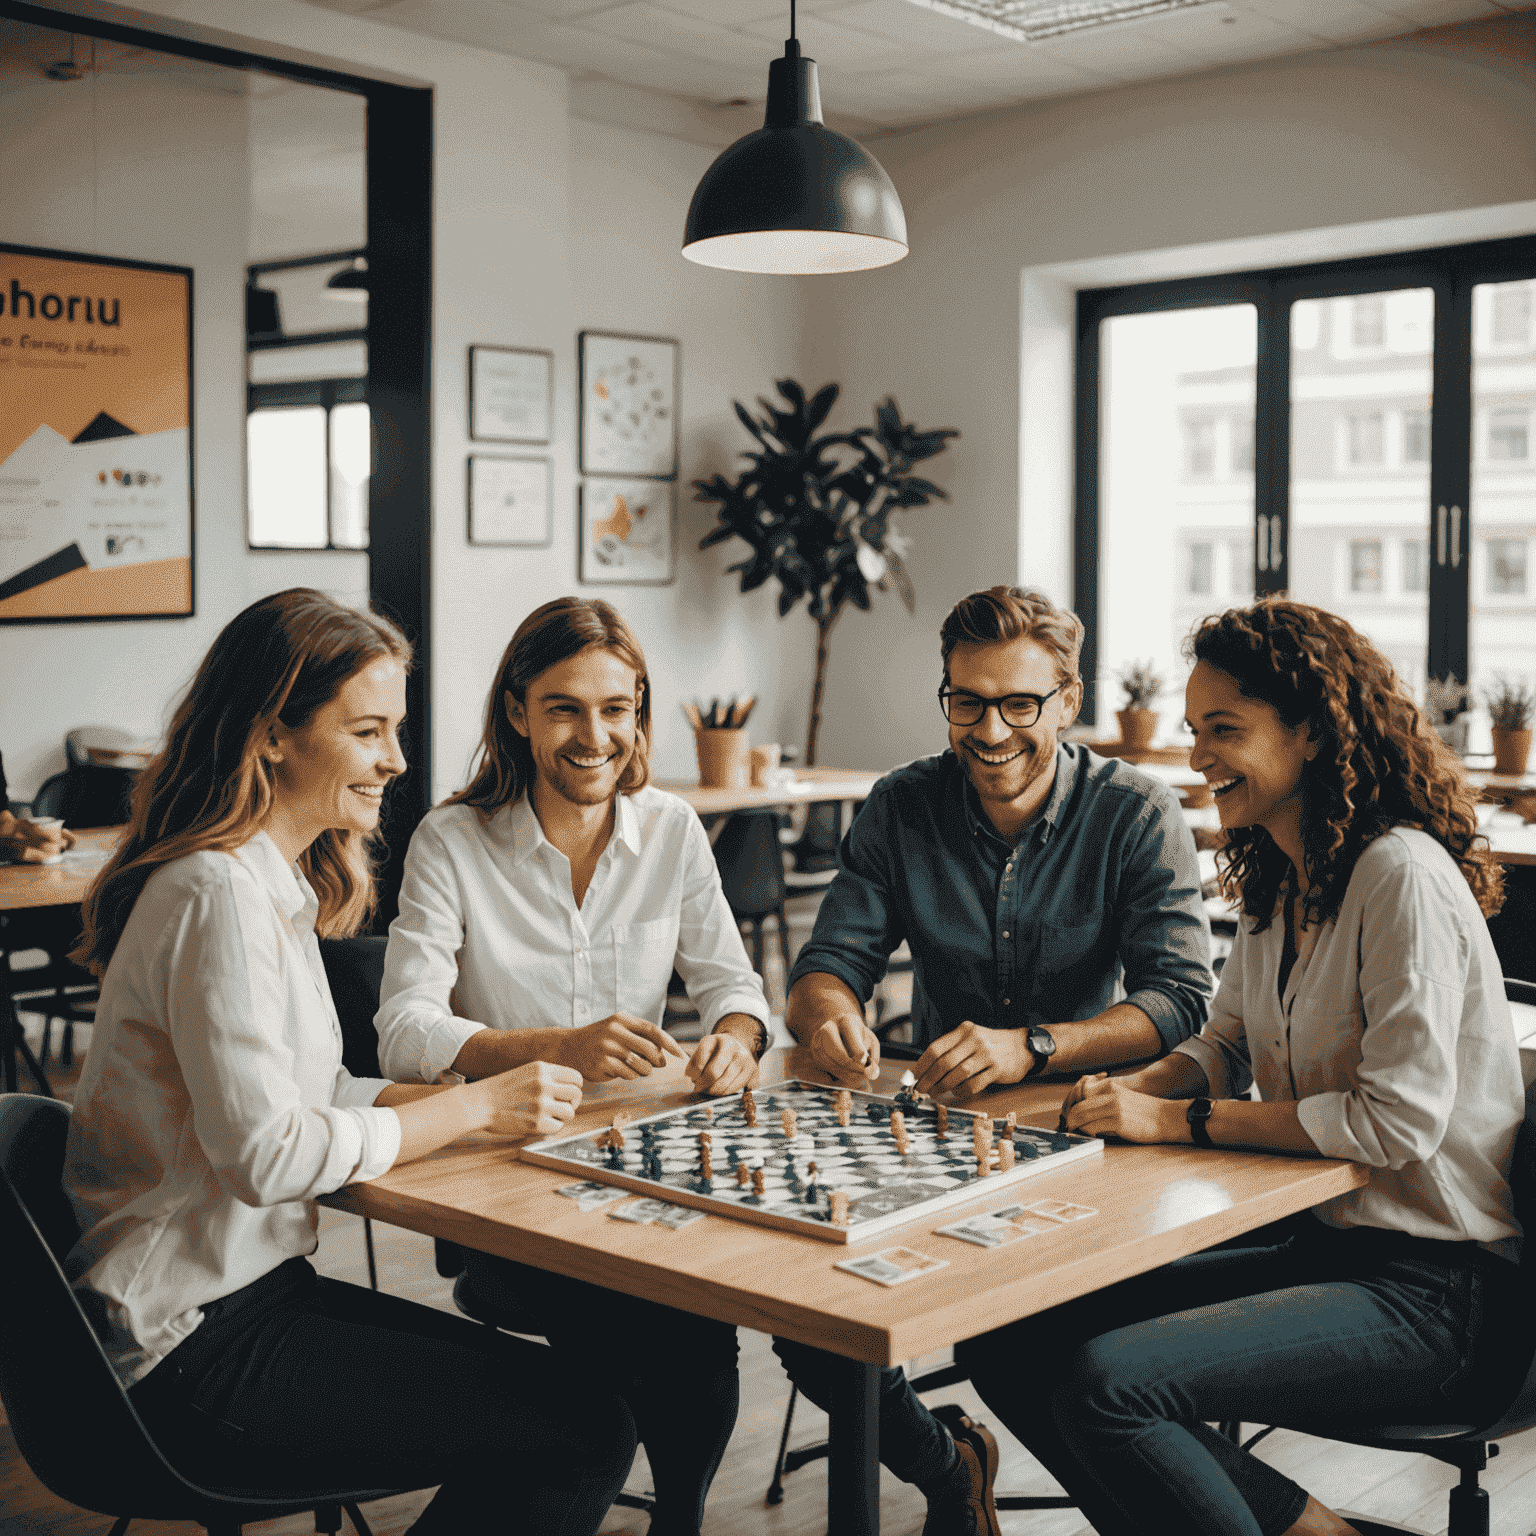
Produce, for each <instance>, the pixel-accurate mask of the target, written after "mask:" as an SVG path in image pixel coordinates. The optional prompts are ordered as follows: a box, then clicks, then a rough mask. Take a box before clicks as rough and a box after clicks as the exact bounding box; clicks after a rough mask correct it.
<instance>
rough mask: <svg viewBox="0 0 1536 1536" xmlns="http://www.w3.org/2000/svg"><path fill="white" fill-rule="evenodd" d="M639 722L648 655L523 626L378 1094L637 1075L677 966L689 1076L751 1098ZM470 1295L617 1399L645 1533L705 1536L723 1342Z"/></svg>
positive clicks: (725, 1360) (753, 1026)
mask: <svg viewBox="0 0 1536 1536" xmlns="http://www.w3.org/2000/svg"><path fill="white" fill-rule="evenodd" d="M650 721H651V698H650V685H649V681H648V678H647V675H646V665H645V656H644V653H643V652H642V651H641V649H640V644H639V641H638V640H636V638H635V636H634V634H633V632H632V631H631V630H630V628H629V626H628V625H627V624H626V623H625V622H624V620H623V619H622V618H621V617H620V616H619V615H618V613H616V612H615V611H614V609H612V608H611V607H610V606H609V605H608V604H607V603H604V602H599V601H596V600H587V599H581V598H574V597H566V598H560V599H558V600H556V601H555V602H551V603H546V604H545V605H544V606H543V607H542V608H539V609H537V610H536V611H535V612H533V613H532V614H530V615H529V616H528V618H526V619H525V620H524V621H523V623H522V624H521V625H520V626H519V627H518V630H517V633H516V634H514V635H513V637H512V640H511V643H510V644H509V645H508V646H507V649H506V652H505V653H504V654H503V656H502V658H501V662H500V664H499V665H498V667H497V670H496V676H495V679H494V681H493V683H492V686H491V692H490V699H489V701H488V703H487V706H486V716H485V732H484V736H483V739H482V743H481V751H480V757H479V761H478V763H477V765H476V768H475V772H474V774H473V776H472V777H471V779H470V782H469V784H468V785H467V786H466V787H465V788H464V789H462V790H460V791H459V792H458V793H457V794H456V795H452V796H450V797H449V799H448V800H447V802H445V803H444V804H443V805H441V806H439V807H438V808H437V809H436V810H434V811H433V812H431V813H430V814H429V815H428V816H427V817H426V818H425V820H423V822H422V823H421V825H420V827H418V829H417V831H416V834H415V836H414V837H413V838H412V840H411V847H410V852H409V854H408V856H407V858H406V864H405V878H404V882H403V884H402V887H401V892H400V915H399V917H397V918H396V919H395V921H394V923H393V925H392V926H391V928H390V934H389V950H388V955H387V958H386V961H385V970H384V987H383V1001H382V1006H381V1008H380V1010H379V1015H378V1027H379V1059H380V1061H381V1063H382V1065H383V1068H384V1070H385V1072H387V1073H388V1074H389V1075H390V1076H391V1077H394V1078H396V1079H409V1078H419V1079H422V1080H425V1081H427V1082H431V1081H434V1080H435V1079H436V1078H438V1077H439V1076H440V1075H441V1074H442V1073H444V1072H445V1071H451V1072H454V1073H457V1074H460V1075H462V1076H465V1077H470V1078H479V1077H482V1076H485V1075H487V1074H490V1073H495V1072H502V1071H506V1070H507V1069H508V1068H510V1067H513V1066H517V1065H521V1064H523V1063H526V1062H530V1061H548V1062H554V1063H558V1064H561V1065H564V1066H567V1067H574V1068H576V1069H577V1070H578V1071H579V1072H580V1073H581V1075H582V1076H583V1077H584V1078H585V1079H587V1080H588V1081H589V1082H602V1081H605V1080H610V1079H614V1078H624V1079H633V1078H637V1077H644V1076H648V1075H649V1074H650V1073H651V1072H652V1071H654V1070H655V1069H656V1068H658V1067H662V1066H664V1065H665V1064H666V1062H667V1058H668V1056H669V1055H672V1056H681V1055H682V1054H683V1053H682V1051H681V1050H680V1048H679V1047H678V1046H677V1044H676V1043H675V1042H674V1041H673V1040H672V1038H671V1036H670V1035H668V1034H667V1033H666V1032H665V1031H664V1030H663V1029H662V1027H661V1018H662V1010H663V1007H664V1005H665V1002H666V991H667V983H668V981H669V980H670V978H671V975H672V971H673V969H674V967H675V968H676V969H677V970H678V971H679V972H680V973H681V975H682V977H683V980H684V981H685V982H686V983H687V986H688V990H689V993H690V995H691V996H692V997H693V1000H694V1001H695V1003H696V1004H697V1005H698V1008H699V1012H700V1015H701V1016H702V1018H703V1020H704V1024H705V1027H706V1029H707V1030H708V1033H707V1034H706V1035H705V1037H704V1039H703V1040H702V1041H701V1042H700V1044H699V1045H698V1047H697V1048H696V1050H695V1051H694V1053H693V1055H692V1058H691V1059H690V1060H689V1062H688V1067H687V1070H688V1075H689V1076H690V1077H691V1078H692V1079H693V1081H694V1083H695V1084H696V1086H697V1087H698V1088H699V1089H700V1090H701V1091H703V1092H706V1093H733V1092H735V1091H736V1090H737V1089H739V1088H744V1087H746V1086H748V1084H750V1083H751V1082H752V1081H753V1079H754V1077H755V1075H756V1071H757V1061H758V1058H759V1057H761V1055H762V1053H763V1051H764V1050H765V1049H766V1047H767V1043H768V1008H767V1004H766V1002H765V1001H764V998H763V989H762V983H761V982H760V981H759V980H758V978H757V976H756V974H755V973H754V972H753V970H752V968H751V966H750V965H749V964H748V962H747V956H746V951H745V950H744V949H743V947H742V943H741V935H740V933H739V931H738V930H737V927H736V924H735V921H734V920H733V918H732V917H731V912H730V908H729V906H728V905H727V904H726V900H725V896H724V893H723V892H722V890H721V887H720V877H719V873H718V872H717V870H716V868H715V861H714V856H713V854H712V853H711V851H710V846H709V839H708V837H707V836H706V835H705V832H704V828H703V825H702V823H701V822H700V821H699V819H698V817H697V816H696V815H695V814H694V813H693V811H692V809H691V808H690V807H689V806H688V805H687V803H686V802H685V801H683V800H680V799H678V798H677V797H676V796H675V795H668V794H664V793H663V792H662V791H660V790H658V789H655V788H653V787H651V786H650V785H649V777H650V768H649V763H648V760H647V758H648V751H649V746H650ZM466 1279H467V1281H468V1283H469V1285H470V1287H471V1289H472V1290H473V1291H474V1293H475V1294H476V1295H477V1296H478V1297H480V1298H481V1299H483V1300H484V1301H486V1302H487V1303H489V1304H490V1305H492V1306H495V1305H498V1304H499V1305H502V1306H504V1307H505V1308H507V1309H509V1310H510V1309H513V1308H515V1309H516V1310H517V1311H519V1312H520V1313H523V1314H524V1315H527V1314H529V1313H531V1314H532V1315H533V1316H534V1317H535V1318H536V1319H537V1321H538V1325H539V1327H540V1328H541V1329H542V1330H543V1331H544V1332H545V1334H546V1336H547V1337H548V1338H549V1340H550V1342H551V1344H553V1345H554V1347H555V1349H556V1350H557V1351H559V1352H561V1353H563V1354H565V1355H566V1356H567V1357H568V1359H569V1360H570V1361H571V1363H572V1365H573V1366H574V1367H575V1368H576V1370H577V1373H578V1374H579V1375H580V1376H582V1377H583V1378H586V1379H595V1380H599V1381H603V1382H607V1383H611V1384H612V1385H613V1386H615V1387H616V1388H617V1390H618V1391H619V1392H620V1393H621V1394H623V1396H624V1397H625V1399H626V1401H628V1403H629V1404H630V1407H631V1410H632V1412H633V1413H634V1416H635V1421H636V1425H637V1427H638V1429H639V1433H640V1438H641V1440H642V1441H643V1442H644V1444H645V1448H646V1452H647V1455H648V1456H649V1459H650V1464H651V1472H652V1476H653V1478H654V1480H655V1487H656V1506H655V1509H654V1511H653V1512H652V1517H651V1533H652V1536H664V1533H665V1536H697V1532H698V1529H699V1524H700V1522H701V1521H702V1519H703V1509H704V1500H705V1497H706V1496H707V1494H708V1491H709V1485H710V1482H711V1481H712V1479H713V1477H714V1474H715V1469H716V1468H717V1467H718V1465H719V1462H720V1457H721V1456H722V1455H723V1453H724V1451H725V1446H726V1443H727V1441H728V1440H729V1439H730V1435H731V1430H732V1428H733V1427H734V1425H735V1422H736V1408H737V1400H738V1383H737V1374H736V1331H735V1329H734V1328H730V1327H728V1326H726V1325H725V1324H722V1323H715V1322H711V1321H709V1320H707V1319H704V1318H695V1317H692V1316H690V1315H688V1314H686V1313H682V1312H676V1311H674V1310H672V1309H671V1308H668V1307H663V1306H660V1305H659V1304H657V1303H654V1302H646V1301H640V1300H637V1299H636V1298H634V1297H628V1296H622V1295H620V1294H618V1293H617V1292H613V1291H606V1290H603V1289H601V1288H600V1287H598V1286H593V1285H585V1284H581V1283H579V1282H577V1281H573V1280H568V1279H564V1278H562V1277H560V1276H557V1275H549V1274H546V1273H544V1272H543V1271H540V1270H536V1269H532V1268H529V1267H527V1266H524V1265H517V1264H512V1263H509V1262H507V1261H505V1260H501V1259H494V1258H491V1257H488V1256H487V1255H484V1254H471V1255H469V1256H468V1265H467V1270H466Z"/></svg>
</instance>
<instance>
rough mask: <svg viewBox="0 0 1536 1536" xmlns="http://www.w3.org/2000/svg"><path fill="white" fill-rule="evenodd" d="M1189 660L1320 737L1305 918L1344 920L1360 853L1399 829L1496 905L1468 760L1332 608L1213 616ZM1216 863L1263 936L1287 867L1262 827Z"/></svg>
mask: <svg viewBox="0 0 1536 1536" xmlns="http://www.w3.org/2000/svg"><path fill="white" fill-rule="evenodd" d="M1184 654H1185V657H1186V659H1188V660H1190V661H1195V662H1200V661H1203V662H1206V663H1208V664H1209V665H1210V666H1213V667H1215V668H1217V669H1218V670H1219V671H1222V672H1225V673H1226V674H1227V675H1228V676H1229V677H1230V678H1232V680H1233V681H1234V682H1235V683H1236V684H1237V686H1238V690H1239V691H1240V692H1241V693H1242V694H1243V695H1244V697H1246V698H1250V699H1258V700H1260V701H1261V702H1263V703H1266V704H1269V705H1272V706H1273V707H1274V709H1275V712H1276V713H1277V714H1278V715H1279V716H1280V719H1281V720H1282V721H1283V722H1284V723H1285V724H1286V725H1287V726H1288V727H1290V728H1292V729H1294V728H1295V727H1296V726H1298V725H1300V724H1302V723H1303V722H1305V723H1306V724H1307V725H1308V726H1309V727H1310V729H1311V734H1312V739H1313V740H1314V741H1316V742H1317V743H1318V744H1319V747H1318V752H1317V756H1316V757H1315V758H1314V759H1313V760H1312V761H1310V762H1308V763H1307V764H1306V765H1305V767H1304V768H1303V771H1302V783H1301V805H1302V810H1301V838H1302V851H1303V854H1304V857H1305V859H1306V874H1307V880H1308V883H1309V886H1310V889H1309V891H1308V892H1307V896H1306V899H1305V901H1304V903H1303V906H1304V912H1303V919H1302V921H1303V925H1306V924H1309V923H1311V924H1315V923H1323V922H1327V921H1329V920H1330V919H1332V918H1334V917H1337V916H1338V912H1339V908H1340V906H1341V905H1342V903H1343V900H1344V890H1345V887H1346V886H1347V885H1348V884H1349V877H1350V876H1351V874H1353V873H1354V868H1355V863H1356V861H1357V860H1358V859H1359V857H1360V855H1361V854H1362V853H1363V852H1364V851H1365V849H1366V848H1367V847H1368V846H1369V845H1370V844H1371V843H1373V842H1374V841H1375V840H1376V839H1377V838H1378V837H1380V836H1382V834H1383V833H1385V832H1389V831H1391V829H1392V828H1393V827H1415V828H1417V829H1418V830H1420V831H1422V832H1427V833H1428V834H1429V835H1430V836H1431V837H1432V838H1434V840H1435V841H1436V842H1437V843H1439V844H1440V845H1441V847H1443V848H1444V849H1445V850H1446V852H1447V853H1449V854H1450V855H1451V857H1452V858H1453V859H1455V860H1456V862H1457V864H1458V865H1459V866H1460V868H1461V873H1462V876H1463V878H1465V880H1466V882H1467V885H1468V886H1469V887H1470V888H1471V891H1472V895H1473V896H1474V897H1475V898H1476V900H1477V904H1478V906H1479V907H1480V908H1481V909H1482V911H1483V912H1484V913H1485V914H1491V913H1493V912H1496V911H1497V910H1498V908H1499V904H1500V902H1501V900H1502V898H1503V885H1504V874H1503V870H1502V869H1501V868H1500V866H1499V864H1498V862H1497V860H1495V858H1494V857H1493V854H1492V852H1491V850H1490V849H1489V846H1488V840H1487V839H1486V838H1484V837H1480V836H1479V835H1478V831H1477V799H1476V796H1475V794H1474V793H1473V792H1472V790H1471V789H1470V788H1469V786H1468V785H1467V782H1466V780H1465V778H1464V777H1463V776H1462V772H1461V767H1460V764H1459V763H1458V762H1457V759H1456V758H1455V756H1454V755H1453V754H1452V753H1451V751H1450V749H1449V748H1448V747H1447V746H1446V745H1445V744H1444V743H1443V742H1442V741H1441V740H1440V738H1439V737H1438V736H1436V735H1435V733H1434V731H1433V729H1432V728H1431V727H1430V725H1429V723H1428V721H1427V720H1426V719H1425V718H1424V716H1423V715H1422V714H1421V713H1420V711H1419V708H1418V706H1417V705H1416V704H1415V703H1414V702H1413V699H1412V697H1411V696H1410V695H1409V693H1408V690H1407V689H1406V688H1405V687H1404V686H1403V683H1402V681H1401V680H1400V679H1399V678H1398V675H1397V673H1396V672H1395V671H1394V669H1393V666H1392V663H1391V662H1390V661H1388V660H1387V658H1386V657H1385V656H1383V655H1382V653H1381V652H1380V651H1379V650H1377V649H1376V647H1375V646H1374V645H1372V644H1371V642H1370V641H1369V640H1367V639H1366V637H1365V636H1364V635H1362V634H1361V633H1360V632H1359V631H1358V630H1357V629H1355V628H1354V627H1353V626H1352V625H1350V624H1349V623H1347V622H1346V621H1345V620H1343V619H1341V618H1340V617H1339V616H1338V615H1337V614H1333V613H1328V612H1326V611H1325V610H1324V609H1322V608H1314V607H1312V606H1311V605H1310V604H1307V603H1298V602H1294V601H1292V600H1291V599H1290V598H1286V597H1266V598H1262V599H1261V600H1260V601H1259V602H1257V603H1255V604H1254V605H1253V607H1251V608H1233V609H1229V610H1228V611H1227V612H1226V613H1223V614H1221V615H1219V616H1218V617H1214V618H1209V619H1207V620H1206V621H1205V622H1204V623H1203V624H1201V625H1200V627H1199V628H1198V629H1197V630H1196V631H1195V632H1194V633H1193V634H1192V635H1191V636H1190V637H1189V639H1188V640H1186V641H1185V643H1184ZM1220 863H1221V878H1222V887H1223V889H1224V891H1225V892H1226V893H1227V895H1228V896H1229V897H1231V896H1233V895H1238V896H1240V897H1241V904H1242V911H1243V914H1244V916H1246V917H1248V918H1251V919H1253V920H1254V921H1255V926H1254V930H1253V931H1254V932H1255V933H1262V932H1263V931H1264V930H1265V929H1266V928H1267V927H1268V926H1269V924H1270V921H1271V919H1272V918H1273V916H1274V912H1275V906H1276V902H1277V900H1278V899H1279V895H1280V889H1281V886H1282V885H1283V884H1284V882H1285V880H1286V878H1287V876H1288V874H1289V872H1290V861H1289V860H1288V859H1287V858H1286V857H1285V855H1284V854H1283V853H1282V852H1281V851H1280V849H1279V848H1278V847H1277V846H1276V845H1275V843H1274V840H1273V839H1272V838H1271V837H1270V835H1269V834H1268V833H1267V832H1266V831H1265V830H1264V829H1263V828H1262V827H1233V828H1231V829H1230V830H1229V831H1228V833H1227V843H1226V847H1225V849H1224V850H1223V851H1222V855H1221V859H1220Z"/></svg>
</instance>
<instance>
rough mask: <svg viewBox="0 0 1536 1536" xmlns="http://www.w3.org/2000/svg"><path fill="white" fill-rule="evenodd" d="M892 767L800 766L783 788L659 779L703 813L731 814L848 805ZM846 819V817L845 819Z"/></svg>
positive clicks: (866, 793)
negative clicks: (718, 786) (834, 803)
mask: <svg viewBox="0 0 1536 1536" xmlns="http://www.w3.org/2000/svg"><path fill="white" fill-rule="evenodd" d="M889 771H890V770H889V769H881V770H880V771H879V772H873V771H871V770H869V769H864V768H797V769H796V770H795V782H794V783H793V784H790V785H787V786H786V787H785V788H783V789H757V788H753V787H751V786H748V787H747V788H746V789H705V788H704V787H703V786H702V785H700V784H695V783H693V782H692V781H691V780H689V779H657V780H656V781H655V783H656V787H657V788H658V789H664V790H666V791H667V793H668V794H673V795H678V796H680V797H681V798H682V799H684V800H686V801H687V802H688V804H689V805H691V806H692V807H693V808H694V810H696V811H697V812H698V813H699V815H700V816H727V815H729V814H730V813H731V812H732V811H749V810H754V809H756V808H757V807H759V806H765V805H795V804H805V805H814V804H816V803H817V802H820V801H828V800H841V801H843V802H845V803H846V804H848V805H850V806H851V805H852V804H853V802H855V801H858V800H866V799H868V798H869V792H870V790H872V789H873V788H874V787H875V784H876V782H877V781H878V780H880V779H882V778H883V777H884V776H885V774H886V773H888V772H889ZM844 819H845V820H846V816H845V818H844Z"/></svg>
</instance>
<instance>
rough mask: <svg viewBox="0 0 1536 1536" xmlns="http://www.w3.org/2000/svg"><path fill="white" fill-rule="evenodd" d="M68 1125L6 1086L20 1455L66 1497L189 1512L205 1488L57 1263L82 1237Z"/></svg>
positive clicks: (8, 1405) (1, 1114) (62, 1113)
mask: <svg viewBox="0 0 1536 1536" xmlns="http://www.w3.org/2000/svg"><path fill="white" fill-rule="evenodd" d="M68 1131H69V1106H68V1105H67V1104H62V1103H60V1102H59V1101H58V1100H57V1099H43V1098H36V1097H34V1096H33V1095H31V1094H25V1093H8V1094H0V1253H3V1254H4V1255H5V1280H6V1302H7V1315H6V1317H5V1319H4V1321H3V1324H0V1401H3V1402H4V1404H5V1413H6V1417H7V1418H8V1419H9V1420H10V1424H11V1430H12V1433H13V1434H14V1435H15V1437H16V1446H17V1449H18V1450H20V1452H21V1454H22V1458H23V1459H24V1460H25V1461H26V1463H27V1465H28V1466H29V1467H30V1468H31V1469H32V1472H33V1474H34V1475H35V1476H36V1477H37V1478H38V1480H39V1481H40V1482H41V1483H43V1484H44V1486H46V1487H47V1488H49V1489H50V1490H51V1491H52V1492H53V1493H55V1494H57V1495H58V1496H59V1497H60V1498H63V1499H68V1500H69V1502H70V1503H71V1504H78V1505H79V1506H80V1507H81V1508H82V1509H91V1510H95V1511H97V1513H99V1514H104V1515H117V1514H122V1513H123V1512H124V1511H125V1510H130V1511H131V1512H132V1513H133V1514H135V1515H142V1516H145V1517H148V1518H172V1519H174V1518H180V1519H186V1518H188V1513H189V1510H190V1509H191V1508H192V1507H194V1501H195V1500H197V1499H198V1498H199V1497H201V1490H199V1489H197V1488H195V1487H194V1486H193V1485H192V1484H190V1483H188V1482H186V1481H185V1480H184V1479H183V1478H182V1477H181V1476H180V1475H179V1474H178V1473H177V1472H176V1471H175V1469H174V1468H172V1467H171V1465H170V1464H169V1463H168V1462H167V1461H166V1460H165V1458H164V1457H163V1456H162V1455H161V1454H160V1452H159V1450H158V1448H157V1447H156V1446H155V1444H154V1442H153V1441H152V1440H151V1439H150V1437H149V1434H148V1432H147V1431H146V1430H145V1428H144V1425H143V1423H142V1422H141V1421H140V1419H139V1416H138V1414H137V1413H135V1412H134V1409H133V1404H132V1403H131V1402H130V1401H129V1400H128V1396H127V1394H126V1393H125V1392H124V1390H123V1388H122V1385H121V1384H120V1383H119V1381H118V1379H117V1374H116V1372H115V1371H114V1370H113V1369H112V1365H111V1362H110V1361H108V1359H107V1357H106V1355H105V1354H103V1352H102V1349H101V1345H100V1344H99V1343H98V1342H97V1340H96V1335H95V1334H94V1333H93V1332H92V1331H91V1325H90V1323H89V1322H88V1321H87V1320H86V1317H85V1314H84V1313H83V1312H82V1311H81V1310H80V1305H79V1303H78V1302H77V1301H76V1299H75V1293H74V1292H73V1291H72V1290H71V1289H70V1286H69V1282H68V1280H66V1279H65V1277H64V1271H63V1270H62V1269H61V1268H60V1263H59V1261H60V1260H61V1259H62V1258H63V1257H64V1256H65V1254H66V1253H67V1251H68V1249H69V1248H70V1247H72V1246H73V1244H74V1242H75V1239H76V1237H77V1236H78V1232H77V1230H76V1227H75V1218H74V1213H73V1210H72V1208H71V1206H70V1204H69V1201H68V1199H67V1198H66V1196H65V1195H64V1191H63V1188H62V1185H61V1179H62V1174H63V1168H64V1142H65V1138H66V1136H67V1135H68ZM162 1511H163V1514H162ZM193 1518H195V1516H193Z"/></svg>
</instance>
